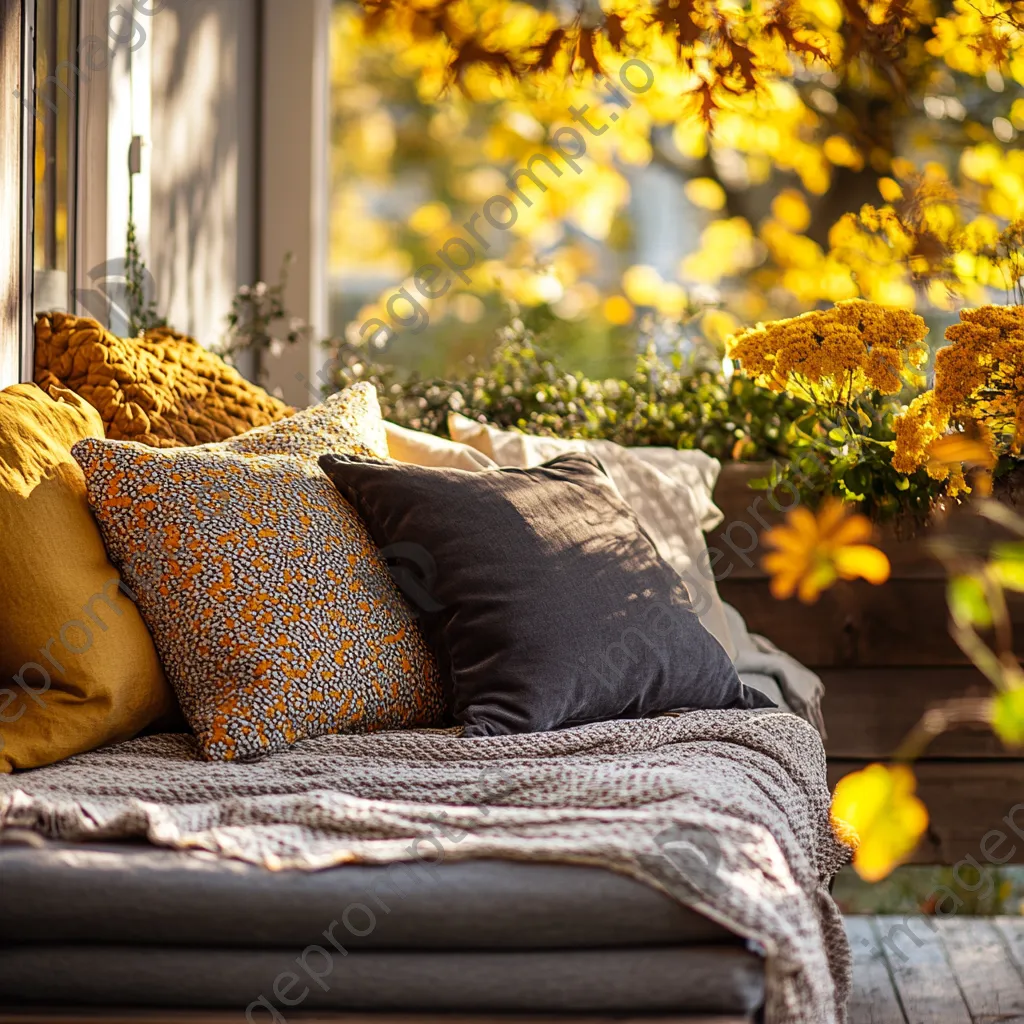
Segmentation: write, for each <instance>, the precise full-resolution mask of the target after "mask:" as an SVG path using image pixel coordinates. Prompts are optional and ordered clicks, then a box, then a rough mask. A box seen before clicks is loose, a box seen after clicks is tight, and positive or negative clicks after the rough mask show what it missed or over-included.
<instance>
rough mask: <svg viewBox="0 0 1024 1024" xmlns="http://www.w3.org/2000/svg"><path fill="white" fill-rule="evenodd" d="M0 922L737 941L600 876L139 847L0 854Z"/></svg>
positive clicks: (22, 939) (273, 941)
mask: <svg viewBox="0 0 1024 1024" xmlns="http://www.w3.org/2000/svg"><path fill="white" fill-rule="evenodd" d="M0 921H3V925H4V927H3V935H2V937H0V941H3V942H8V943H9V942H12V941H13V942H16V943H18V944H19V945H23V944H28V943H47V944H60V943H74V942H94V943H108V944H130V943H144V944H152V945H159V946H176V945H180V946H205V947H218V946H219V947H235V948H239V949H259V948H267V947H272V948H273V947H276V948H291V947H293V946H294V947H297V948H302V947H304V946H306V945H308V944H310V943H322V942H323V941H324V939H323V932H324V930H325V929H327V928H330V927H331V925H332V922H337V924H336V926H335V929H334V932H333V934H336V935H339V936H340V938H339V941H340V942H341V943H342V945H344V946H345V947H346V948H350V949H442V950H443V949H449V950H450V949H465V950H473V949H496V950H497V949H517V950H528V949H555V948H570V949H583V948H593V947H602V946H614V947H626V946H650V945H659V944H665V945H683V944H687V943H715V942H730V941H737V940H735V938H734V937H733V936H732V935H731V933H729V932H728V931H726V930H725V929H724V928H722V927H721V926H720V925H718V924H715V923H714V922H712V921H710V920H708V919H707V918H706V917H703V916H702V915H701V914H698V913H696V912H695V911H692V910H688V909H687V908H685V907H683V906H681V905H679V904H678V903H676V902H675V901H674V900H672V899H670V898H669V897H668V896H665V895H663V894H662V893H660V892H658V891H656V890H655V889H652V888H650V887H649V886H647V885H644V884H642V883H640V882H637V881H634V880H633V879H630V878H627V877H625V876H623V875H618V874H615V873H613V872H611V871H607V870H605V869H603V868H598V867H585V866H575V865H565V864H537V863H517V862H513V861H501V860H477V861H463V862H454V863H453V862H449V863H445V864H440V865H438V866H437V867H431V866H429V865H427V864H424V863H423V862H419V863H417V864H415V865H390V866H384V867H376V866H367V865H345V866H342V867H337V868H329V869H327V870H324V871H315V872H303V871H277V872H274V871H268V870H266V869H264V868H261V867H256V866H254V865H250V864H244V863H242V862H240V861H232V860H225V859H221V858H215V857H213V856H211V855H208V854H192V853H184V852H180V851H175V850H167V849H158V848H154V847H151V846H147V845H143V844H138V845H136V844H110V845H98V844H97V845H58V844H47V845H46V846H44V847H41V848H39V847H32V846H20V845H5V846H0ZM2 955H6V952H5V953H4V954H2ZM2 955H0V959H2Z"/></svg>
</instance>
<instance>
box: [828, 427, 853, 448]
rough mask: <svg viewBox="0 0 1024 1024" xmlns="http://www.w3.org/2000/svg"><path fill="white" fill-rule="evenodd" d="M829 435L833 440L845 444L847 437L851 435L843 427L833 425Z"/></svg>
mask: <svg viewBox="0 0 1024 1024" xmlns="http://www.w3.org/2000/svg"><path fill="white" fill-rule="evenodd" d="M828 436H829V437H830V438H831V439H832V440H833V441H838V442H839V444H844V443H845V442H846V439H847V438H848V437H849V434H847V432H846V431H845V430H843V428H842V427H833V428H832V429H831V430H830V431H829V432H828Z"/></svg>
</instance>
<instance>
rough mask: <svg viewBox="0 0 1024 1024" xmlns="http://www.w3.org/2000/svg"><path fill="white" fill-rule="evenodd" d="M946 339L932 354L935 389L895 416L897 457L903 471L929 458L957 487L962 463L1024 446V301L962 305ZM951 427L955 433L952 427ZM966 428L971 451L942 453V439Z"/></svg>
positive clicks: (982, 462) (984, 461)
mask: <svg viewBox="0 0 1024 1024" xmlns="http://www.w3.org/2000/svg"><path fill="white" fill-rule="evenodd" d="M946 340H947V341H950V342H951V343H952V344H950V345H948V346H946V347H945V348H942V349H939V351H938V352H937V353H936V355H935V388H934V390H932V391H928V392H926V393H925V394H923V395H920V396H918V397H917V398H915V399H914V401H913V402H911V404H910V406H909V408H908V409H907V410H906V411H905V412H904V413H903V414H902V415H901V416H900V417H898V418H897V420H896V448H895V451H894V453H893V460H892V464H893V467H894V468H895V469H897V470H898V471H899V472H901V473H912V472H914V470H916V469H918V468H919V467H921V466H924V467H925V469H926V470H927V472H928V475H929V476H931V477H933V478H934V479H936V480H945V479H947V478H948V479H949V480H950V489H949V490H950V493H951V494H955V493H958V492H960V491H962V490H965V489H966V486H965V485H964V483H963V465H964V464H965V463H966V464H969V465H978V466H984V467H986V468H991V464H992V462H994V455H993V453H994V452H1007V451H1009V452H1012V453H1013V454H1014V455H1019V454H1020V451H1021V445H1022V443H1024V306H981V307H979V308H978V309H963V310H961V311H960V323H958V324H953V325H952V326H950V327H948V328H947V329H946ZM951 427H953V428H955V430H956V431H957V432H958V433H957V434H955V435H947V431H949V430H950V428H951ZM961 430H962V431H963V432H964V433H963V435H962V436H963V437H964V438H965V439H966V441H967V442H968V443H969V445H970V446H973V447H972V448H971V452H972V453H973V454H970V453H969V456H968V457H965V458H963V459H961V458H959V457H957V458H947V457H945V456H944V455H943V454H942V449H941V445H942V444H943V442H944V441H947V440H948V439H949V437H950V436H961V435H960V434H959V431H961ZM951 450H952V449H951ZM966 450H967V449H965V451H966ZM982 454H985V455H986V457H984V458H983V457H982Z"/></svg>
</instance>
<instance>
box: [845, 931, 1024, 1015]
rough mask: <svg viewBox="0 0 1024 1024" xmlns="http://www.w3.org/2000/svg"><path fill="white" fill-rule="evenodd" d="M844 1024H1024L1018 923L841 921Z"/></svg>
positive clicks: (1023, 950)
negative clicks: (848, 981)
mask: <svg viewBox="0 0 1024 1024" xmlns="http://www.w3.org/2000/svg"><path fill="white" fill-rule="evenodd" d="M846 934H847V935H848V936H849V939H850V951H851V953H852V956H853V991H852V993H851V995H850V1002H849V1006H848V1010H849V1024H1024V917H966V916H964V917H950V918H935V917H927V918H926V917H919V916H906V917H895V916H885V917H866V916H865V917H848V918H846Z"/></svg>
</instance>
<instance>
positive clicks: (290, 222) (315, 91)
mask: <svg viewBox="0 0 1024 1024" xmlns="http://www.w3.org/2000/svg"><path fill="white" fill-rule="evenodd" d="M330 14H331V0H263V19H264V20H263V35H264V40H265V41H264V46H263V54H262V65H261V79H262V81H261V88H262V109H263V113H262V125H261V133H262V138H261V148H260V159H261V184H260V220H259V225H260V272H261V275H262V276H263V277H264V279H266V280H271V281H274V280H276V279H277V272H278V268H279V267H280V265H281V260H282V258H283V256H284V254H285V253H287V252H291V253H292V254H293V256H294V258H295V262H294V263H293V264H292V266H291V268H290V270H289V280H288V294H287V305H288V308H289V310H290V311H291V313H292V314H293V315H294V316H299V317H302V318H303V319H304V320H306V321H307V322H308V323H310V324H311V325H312V327H313V337H314V338H323V337H326V335H327V333H328V322H327V321H328V309H327V231H328V215H327V213H328V211H327V146H328V77H329V76H328V59H329V38H330ZM326 361H327V359H326V357H325V355H324V352H323V350H322V349H320V348H319V346H318V345H316V344H308V343H305V342H299V343H297V344H296V345H293V346H290V347H288V348H286V349H285V350H284V351H283V352H282V353H281V355H280V356H278V357H276V358H275V357H272V358H270V359H269V360H268V365H267V373H268V378H269V379H268V384H269V386H270V387H271V388H273V389H274V390H277V391H279V392H280V394H281V395H282V397H283V398H284V400H285V401H286V402H288V403H290V404H291V405H295V406H305V405H310V404H312V403H313V402H316V401H319V397H320V390H321V387H322V383H323V382H322V381H321V380H320V379H319V374H320V373H321V372H322V368H323V366H324V364H325V363H326Z"/></svg>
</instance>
